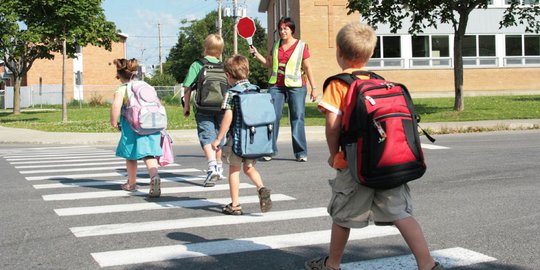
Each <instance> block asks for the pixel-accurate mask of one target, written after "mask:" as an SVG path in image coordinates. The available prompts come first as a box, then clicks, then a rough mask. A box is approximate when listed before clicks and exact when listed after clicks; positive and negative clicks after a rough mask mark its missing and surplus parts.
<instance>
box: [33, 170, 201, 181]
mask: <svg viewBox="0 0 540 270" xmlns="http://www.w3.org/2000/svg"><path fill="white" fill-rule="evenodd" d="M200 171H201V170H199V169H195V168H187V169H172V170H170V169H160V170H159V173H160V174H162V173H188V172H200ZM147 174H148V173H147V172H146V169H144V170H143V169H141V170H139V171H137V175H147ZM126 175H127V174H126V172H124V171H122V172H110V173H90V174H68V175H48V176H28V177H26V180H28V181H37V180H66V179H81V178H92V177H111V176H126Z"/></svg>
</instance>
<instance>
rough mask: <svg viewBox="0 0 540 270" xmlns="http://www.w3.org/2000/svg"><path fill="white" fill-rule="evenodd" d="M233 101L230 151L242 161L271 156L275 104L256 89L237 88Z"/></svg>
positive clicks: (241, 85) (251, 85)
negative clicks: (243, 159)
mask: <svg viewBox="0 0 540 270" xmlns="http://www.w3.org/2000/svg"><path fill="white" fill-rule="evenodd" d="M229 91H233V92H236V93H237V94H236V95H234V97H233V104H234V111H233V112H234V114H233V122H232V128H231V131H230V132H232V133H231V134H232V140H233V145H232V150H233V152H234V153H235V154H236V155H238V156H240V157H243V158H248V159H257V158H260V157H263V156H270V155H272V154H273V153H274V150H273V147H272V137H273V136H272V135H273V134H272V133H273V132H274V123H275V121H276V111H275V110H274V101H273V99H272V96H271V95H270V94H268V93H261V92H260V88H259V87H258V86H256V85H253V84H250V83H245V84H238V85H236V86H234V87H233V88H231V89H229Z"/></svg>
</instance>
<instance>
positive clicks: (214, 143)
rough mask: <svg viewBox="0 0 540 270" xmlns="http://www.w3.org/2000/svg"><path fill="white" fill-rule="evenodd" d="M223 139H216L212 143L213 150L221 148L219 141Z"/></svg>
mask: <svg viewBox="0 0 540 270" xmlns="http://www.w3.org/2000/svg"><path fill="white" fill-rule="evenodd" d="M220 142H221V140H214V141H213V142H212V143H211V144H210V145H211V146H212V150H214V151H217V150H218V149H219V143H220Z"/></svg>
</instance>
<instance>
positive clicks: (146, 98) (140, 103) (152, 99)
mask: <svg viewBox="0 0 540 270" xmlns="http://www.w3.org/2000/svg"><path fill="white" fill-rule="evenodd" d="M127 96H128V101H127V106H126V110H125V111H124V116H125V117H126V120H127V121H128V122H129V124H130V126H131V128H132V129H133V130H134V131H135V132H136V133H138V134H140V135H147V134H153V133H156V132H160V131H162V130H163V129H165V128H166V127H167V112H166V111H165V107H163V105H161V102H160V101H159V97H158V96H157V92H156V89H154V87H152V86H151V85H149V84H148V83H146V82H144V81H130V82H129V83H128V84H127Z"/></svg>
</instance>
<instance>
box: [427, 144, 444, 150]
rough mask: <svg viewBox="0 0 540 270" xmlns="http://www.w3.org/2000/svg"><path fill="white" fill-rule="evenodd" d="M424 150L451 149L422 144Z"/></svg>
mask: <svg viewBox="0 0 540 270" xmlns="http://www.w3.org/2000/svg"><path fill="white" fill-rule="evenodd" d="M422 148H424V149H430V150H441V149H450V147H446V146H441V145H434V144H424V143H423V144H422Z"/></svg>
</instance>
